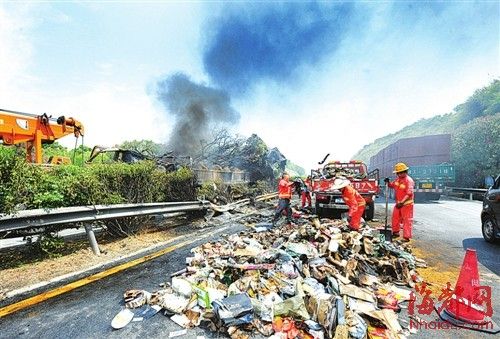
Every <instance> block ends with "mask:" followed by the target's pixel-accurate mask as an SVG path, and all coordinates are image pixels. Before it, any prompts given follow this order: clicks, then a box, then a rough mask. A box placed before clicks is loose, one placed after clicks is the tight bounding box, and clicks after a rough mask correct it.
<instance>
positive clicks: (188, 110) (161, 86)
mask: <svg viewBox="0 0 500 339" xmlns="http://www.w3.org/2000/svg"><path fill="white" fill-rule="evenodd" d="M157 96H158V99H159V100H160V101H161V102H162V103H163V105H164V106H165V108H166V109H167V110H168V111H169V112H170V113H171V114H173V115H174V116H175V118H176V122H175V126H174V128H173V131H172V136H171V137H170V140H169V142H168V146H169V147H170V148H171V149H173V150H174V151H175V152H176V153H178V154H185V155H194V154H195V153H196V152H197V151H198V150H199V149H200V148H201V143H202V142H207V141H209V140H207V139H208V138H209V137H210V129H211V128H213V127H215V125H217V126H220V125H224V124H234V123H237V122H238V121H239V119H240V115H239V113H238V112H237V111H236V110H234V109H233V108H232V107H231V99H230V97H229V96H228V95H227V93H226V92H224V91H222V90H218V89H215V88H211V87H208V86H205V85H200V84H196V83H194V82H192V81H191V80H190V79H189V77H188V76H186V75H185V74H182V73H177V74H174V75H172V76H170V77H168V78H166V79H165V80H162V81H160V82H159V83H158V90H157Z"/></svg>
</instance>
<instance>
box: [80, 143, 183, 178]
mask: <svg viewBox="0 0 500 339" xmlns="http://www.w3.org/2000/svg"><path fill="white" fill-rule="evenodd" d="M104 154H108V155H110V157H108V158H107V159H106V160H107V161H111V162H124V163H127V164H133V163H136V162H139V161H143V160H150V161H154V162H156V164H157V165H158V168H160V169H163V170H165V171H168V172H172V171H176V170H177V169H179V167H181V166H191V163H192V161H191V157H188V156H184V157H179V156H175V155H174V154H173V152H169V153H165V154H163V155H161V156H156V155H151V154H147V153H144V152H139V151H136V150H130V149H123V148H116V147H103V146H94V148H93V149H92V152H91V153H90V158H89V160H87V163H91V162H94V161H95V160H96V159H97V158H98V157H99V155H104ZM101 160H102V161H104V160H103V158H101Z"/></svg>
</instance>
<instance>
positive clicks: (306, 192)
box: [301, 176, 312, 208]
mask: <svg viewBox="0 0 500 339" xmlns="http://www.w3.org/2000/svg"><path fill="white" fill-rule="evenodd" d="M311 187H312V186H311V176H308V177H307V179H306V180H305V181H304V185H303V186H302V194H301V198H302V208H304V207H305V206H306V200H307V207H309V208H311V207H312V203H311Z"/></svg>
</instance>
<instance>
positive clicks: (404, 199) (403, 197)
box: [384, 162, 415, 241]
mask: <svg viewBox="0 0 500 339" xmlns="http://www.w3.org/2000/svg"><path fill="white" fill-rule="evenodd" d="M408 170H409V168H408V166H406V164H404V163H402V162H400V163H397V164H396V165H395V166H394V171H393V173H396V175H397V176H398V177H397V178H396V180H394V181H392V182H391V180H390V179H389V178H385V179H384V181H385V183H386V184H387V185H388V186H389V187H390V188H393V189H394V193H395V196H396V205H395V206H394V209H393V211H392V235H393V236H394V237H399V232H400V229H401V225H403V238H404V239H405V241H410V239H411V230H412V226H413V189H414V187H415V182H414V181H413V179H412V178H411V177H410V176H409V175H408Z"/></svg>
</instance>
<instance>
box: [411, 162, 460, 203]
mask: <svg viewBox="0 0 500 339" xmlns="http://www.w3.org/2000/svg"><path fill="white" fill-rule="evenodd" d="M408 174H409V175H410V177H412V178H413V180H414V181H415V199H416V200H417V201H419V200H437V199H439V197H440V196H441V194H442V193H443V192H444V188H445V187H446V186H454V184H455V166H454V165H453V164H447V163H445V164H438V165H421V166H410V170H409V171H408Z"/></svg>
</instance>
